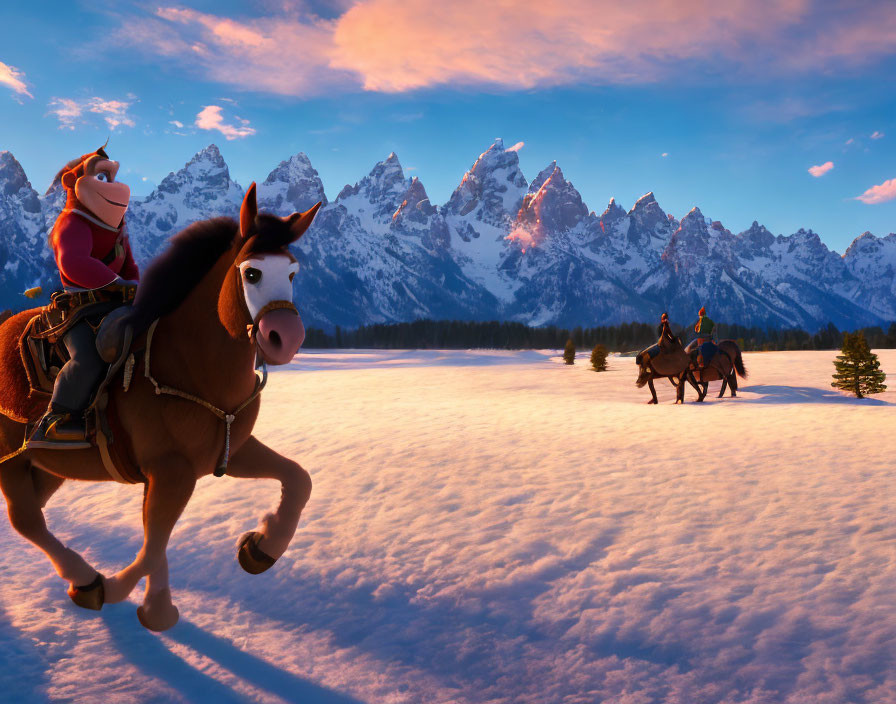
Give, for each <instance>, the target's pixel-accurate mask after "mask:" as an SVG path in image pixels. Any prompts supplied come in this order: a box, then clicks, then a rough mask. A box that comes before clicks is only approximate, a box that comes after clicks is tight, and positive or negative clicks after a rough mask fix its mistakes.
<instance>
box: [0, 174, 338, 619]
mask: <svg viewBox="0 0 896 704" xmlns="http://www.w3.org/2000/svg"><path fill="white" fill-rule="evenodd" d="M319 206H320V204H319V203H318V204H317V205H316V206H314V207H313V208H311V209H310V210H308V211H307V212H305V213H294V214H293V215H291V216H290V217H288V218H278V217H275V216H272V215H267V214H258V212H257V206H256V197H255V184H254V183H253V184H252V185H251V186H250V187H249V190H248V191H247V193H246V197H245V199H244V201H243V205H242V209H241V212H240V222H239V223H237V222H236V221H234V220H232V219H230V218H216V219H213V220H207V221H203V222H200V223H196V224H194V225H191V226H190V227H188V228H186V229H185V230H184V231H182V232H181V233H179V234H178V235H176V236H175V237H173V238H172V240H171V245H170V247H169V248H168V250H167V251H166V252H165V253H164V254H163V255H162V256H160V257H159V258H158V259H157V260H155V261H154V262H153V264H152V265H151V266H150V267H149V270H148V271H147V272H146V275H145V276H144V277H143V282H142V283H141V286H140V289H139V291H138V295H137V300H136V301H135V304H134V315H133V318H134V320H136V321H138V323H137V325H138V330H137V332H138V334H139V333H140V329H141V328H142V329H143V330H144V332H145V327H146V326H145V325H143V324H142V323H145V322H146V321H147V320H149V319H152V318H158V323H157V325H153V326H151V327H149V332H148V333H146V334H142V335H139V338H138V340H137V342H138V343H141V344H143V345H144V351H143V353H142V356H140V355H139V351H138V359H139V360H140V361H139V362H138V363H137V364H136V370H135V371H133V379H132V381H131V383H130V385H129V388H128V389H127V390H125V389H124V386H125V385H124V384H123V383H122V380H121V375H119V379H118V383H114V384H111V385H110V386H109V406H110V408H112V407H114V408H115V409H117V415H118V420H119V425H120V427H121V428H123V429H124V430H125V431H126V435H127V436H128V439H129V447H128V450H129V455H130V458H131V460H132V462H133V465H134V466H135V467H136V468H138V470H139V473H142V475H143V482H144V485H145V486H144V500H143V529H144V539H143V546H142V547H141V548H140V550H139V552H138V553H137V556H136V558H135V559H134V561H133V562H132V563H131V564H130V565H128V566H127V567H125V568H124V569H122V570H121V571H120V572H118V573H116V574H114V575H113V576H111V577H105V576H103V575H100V574H99V573H98V572H97V571H96V570H95V569H94V568H93V567H92V566H91V565H89V564H88V563H87V562H86V561H85V560H84V559H83V558H82V557H81V556H80V555H79V554H78V553H76V552H75V551H74V550H72V549H70V548H68V547H66V546H65V545H63V544H62V543H61V542H60V541H59V540H58V539H57V538H56V537H54V536H53V534H52V533H50V531H49V530H48V529H47V525H46V523H45V521H44V516H43V510H42V509H43V507H44V506H45V505H46V503H47V501H48V500H49V498H50V497H51V496H52V495H53V493H54V492H55V491H56V490H57V489H58V488H59V487H60V485H61V484H62V483H63V481H65V480H66V479H81V480H87V481H110V480H111V477H110V475H109V473H108V472H107V471H106V469H105V468H104V464H103V462H102V461H101V457H100V453H99V451H98V450H97V449H96V448H89V449H66V450H58V449H25V448H24V445H23V440H24V436H25V433H26V423H27V422H34V421H35V420H36V419H37V418H38V417H39V416H40V415H41V413H42V412H43V411H44V408H42V407H41V405H42V404H40V403H37V402H36V401H35V399H34V398H29V384H28V381H27V378H26V375H25V372H24V369H23V367H22V364H21V361H20V359H19V353H18V349H17V343H18V338H19V336H20V335H21V333H22V330H23V329H24V326H25V324H26V323H27V321H28V320H29V319H30V318H31V317H32V316H33V315H34V314H36V312H37V311H36V310H30V311H24V312H22V313H19V314H18V315H15V316H13V317H12V318H10V319H9V320H7V321H6V322H5V323H3V325H2V326H0V412H2V414H3V415H0V489H2V491H3V495H4V496H5V497H6V504H7V509H8V513H9V520H10V523H11V524H12V526H13V528H15V529H16V530H17V531H18V532H19V533H20V534H21V535H22V536H24V537H25V538H27V539H28V540H30V541H31V542H32V543H34V544H35V545H36V546H37V547H39V548H40V549H41V550H43V551H44V552H45V553H46V554H47V556H48V557H49V558H50V561H51V562H52V563H53V566H54V567H55V569H56V572H57V573H58V574H59V576H60V577H62V578H63V579H64V580H66V581H68V582H69V583H70V587H69V596H71V598H72V599H73V601H75V603H76V604H78V605H79V606H84V607H86V608H93V609H99V608H101V607H102V605H103V603H115V602H120V601H122V600H124V599H125V598H126V597H127V596H128V595H129V594H130V593H131V591H132V590H133V589H134V587H135V586H136V585H137V582H138V581H139V580H140V579H141V578H142V577H147V580H146V593H145V598H144V601H143V605H142V606H141V607H140V608H139V609H138V610H137V614H138V617H139V619H140V622H141V623H142V624H143V625H144V626H145V627H147V628H149V629H152V630H165V629H167V628H170V627H171V626H173V625H174V624H175V623H176V622H177V619H178V611H177V609H176V607H175V606H174V605H173V603H172V601H171V592H170V589H169V587H168V562H167V558H166V548H167V545H168V539H169V537H170V535H171V531H172V529H173V528H174V525H175V523H176V522H177V520H178V518H179V517H180V515H181V512H182V511H183V509H184V507H185V506H186V504H187V502H188V501H189V499H190V496H191V495H192V493H193V489H194V487H195V485H196V481H197V480H198V479H199V478H200V477H203V476H205V475H208V474H212V473H213V472H214V471H215V470H216V468H218V467H219V465H222V464H224V465H226V472H227V474H229V475H230V476H232V477H246V478H272V479H277V480H279V481H280V483H281V485H282V493H281V497H280V503H279V505H278V506H277V508H276V510H275V511H274V512H273V513H272V514H269V515H267V516H265V517H264V518H263V519H262V520H261V523H260V526H261V527H260V528H259V530H258V531H257V532H252V533H249V534H247V535H245V536H243V539H242V541H241V542H240V547H239V550H238V557H239V561H240V564H241V565H242V566H243V568H244V569H246V570H247V571H249V572H251V573H253V574H257V573H258V572H262V571H264V570H265V569H267V568H268V567H270V566H271V565H272V564H273V563H274V561H275V560H276V559H277V558H279V557H280V556H281V555H283V553H284V552H285V551H286V549H287V547H288V546H289V543H290V541H291V540H292V537H293V535H294V533H295V530H296V527H297V525H298V521H299V515H300V513H301V511H302V508H303V507H304V506H305V503H306V502H307V501H308V497H309V496H310V493H311V479H310V477H309V475H308V473H307V472H306V471H305V470H304V469H302V467H300V466H299V465H298V464H297V463H296V462H294V461H292V460H290V459H287V458H285V457H282V456H280V455H279V454H277V453H276V452H274V451H273V450H272V449H270V448H268V447H266V446H265V445H263V444H262V443H261V442H259V441H258V440H257V439H256V438H255V437H254V436H253V435H252V428H253V426H254V424H255V419H256V416H257V414H258V409H259V405H260V398H259V397H258V395H257V394H258V390H259V387H258V382H257V375H256V373H255V365H256V358H257V357H258V358H260V359H261V360H263V361H264V362H267V363H270V364H284V363H286V362H288V361H289V360H290V359H292V357H293V355H294V354H295V353H296V352H297V351H298V348H299V347H300V346H301V344H302V341H303V340H304V336H305V332H304V327H303V326H302V322H301V318H299V316H298V311H297V310H296V308H295V306H294V305H293V303H292V284H291V281H292V278H293V276H294V274H295V271H296V270H297V269H298V263H297V262H296V260H295V258H294V257H293V256H292V254H290V253H289V250H288V245H289V244H291V243H292V242H295V241H296V240H297V239H298V238H299V237H301V235H302V234H303V233H304V232H305V230H307V228H308V226H309V225H310V224H311V221H312V220H313V218H314V215H315V213H316V212H317V209H318V208H319ZM141 316H142V319H141ZM141 320H142V323H141ZM136 349H138V350H139V346H138V347H137V348H136ZM150 352H151V355H150ZM44 404H45V402H44ZM118 437H119V436H118V435H116V438H118ZM222 459H223V462H222Z"/></svg>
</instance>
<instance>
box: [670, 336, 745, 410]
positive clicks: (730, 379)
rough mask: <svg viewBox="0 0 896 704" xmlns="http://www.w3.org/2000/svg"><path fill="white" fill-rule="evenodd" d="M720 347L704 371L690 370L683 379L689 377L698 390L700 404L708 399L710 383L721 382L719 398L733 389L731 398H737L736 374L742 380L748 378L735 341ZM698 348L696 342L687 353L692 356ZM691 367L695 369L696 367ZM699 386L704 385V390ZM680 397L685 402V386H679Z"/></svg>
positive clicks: (725, 342)
mask: <svg viewBox="0 0 896 704" xmlns="http://www.w3.org/2000/svg"><path fill="white" fill-rule="evenodd" d="M718 347H719V349H718V350H716V354H715V356H714V357H713V358H712V359H711V360H710V362H709V364H707V365H706V366H705V367H704V368H703V369H702V370H701V369H693V368H689V369H688V370H687V371H686V372H685V373H684V376H683V378H684V377H687V379H688V381H690V382H691V385H692V386H693V387H694V388H696V389H697V395H698V398H697V402H698V403H702V402H703V399H705V398H706V394H707V392H708V391H709V382H711V381H719V380H721V382H722V389H721V391H719V396H718V397H719V398H722V397H723V396H724V395H725V389H726V388H729V389H731V396H732V397H734V396H737V376H735V374H737V375H738V376H740V377H741V378H742V379H746V378H747V368H746V367H745V366H744V360H743V355H742V354H741V351H740V347H738V345H737V343H736V342H735V341H734V340H722V341H721V342H720V343H719V345H718ZM696 348H697V343H696V340H695V341H694V342H691V343H690V344H689V345H688V346H687V347H686V348H685V351H686V352H687V353H688V355H689V356H690V355H691V354H692V353H693V352H694V351H695V350H696ZM691 366H692V367H693V366H694V365H691ZM699 385H702V389H701V388H699ZM678 396H679V399H681V400H682V401H683V400H684V386H683V384H679V388H678Z"/></svg>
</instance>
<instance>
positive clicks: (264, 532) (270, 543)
mask: <svg viewBox="0 0 896 704" xmlns="http://www.w3.org/2000/svg"><path fill="white" fill-rule="evenodd" d="M227 474H228V475H230V476H232V477H239V478H244V479H276V480H277V481H279V482H280V485H281V491H280V504H279V505H278V506H277V509H276V510H275V511H274V512H273V513H269V514H267V515H266V516H265V517H264V518H262V520H261V525H260V528H259V530H258V531H257V532H252V533H248V534H247V535H245V536H243V539H242V541H241V543H240V549H239V560H240V565H242V567H243V569H245V570H246V571H247V572H251V573H252V574H258V573H259V572H264V571H265V570H266V569H268V568H269V567H270V566H271V565H273V564H274V562H275V561H276V560H277V559H279V558H280V556H281V555H283V553H284V552H286V548H288V547H289V543H290V541H291V540H292V537H293V535H295V532H296V528H297V527H298V525H299V516H300V515H301V514H302V509H303V508H305V504H306V503H308V497H309V496H311V477H310V476H309V475H308V472H306V471H305V470H304V469H302V467H300V466H299V464H298V463H296V462H293V461H292V460H291V459H288V458H286V457H283V456H282V455H278V454H277V453H276V452H274V451H273V450H272V449H271V448H269V447H268V446H267V445H264V444H262V443H261V442H260V441H259V440H258V439H257V438H255V437H254V436H250V437H249V439H248V440H247V441H246V442H245V444H243V446H242V447H241V448H240V449H239V451H237V453H236V454H235V455H234V456H233V457H232V458H231V459H230V464H229V465H228V467H227Z"/></svg>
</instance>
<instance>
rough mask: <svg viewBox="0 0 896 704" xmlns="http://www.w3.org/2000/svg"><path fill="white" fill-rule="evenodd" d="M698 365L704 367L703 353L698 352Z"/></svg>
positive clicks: (700, 367)
mask: <svg viewBox="0 0 896 704" xmlns="http://www.w3.org/2000/svg"><path fill="white" fill-rule="evenodd" d="M697 367H698V368H699V369H703V355H702V354H697Z"/></svg>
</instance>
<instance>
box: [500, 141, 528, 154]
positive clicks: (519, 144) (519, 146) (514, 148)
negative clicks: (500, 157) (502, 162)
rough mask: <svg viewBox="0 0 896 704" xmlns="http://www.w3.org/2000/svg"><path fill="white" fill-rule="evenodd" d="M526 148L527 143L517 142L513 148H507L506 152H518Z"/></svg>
mask: <svg viewBox="0 0 896 704" xmlns="http://www.w3.org/2000/svg"><path fill="white" fill-rule="evenodd" d="M525 146H526V143H525V142H517V143H516V144H514V145H513V146H512V147H507V149H506V150H505V151H508V152H518V151H519V150H520V149H522V148H523V147H525Z"/></svg>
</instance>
